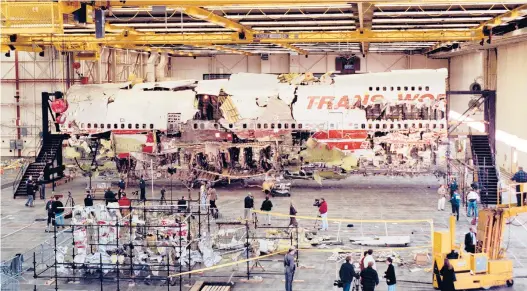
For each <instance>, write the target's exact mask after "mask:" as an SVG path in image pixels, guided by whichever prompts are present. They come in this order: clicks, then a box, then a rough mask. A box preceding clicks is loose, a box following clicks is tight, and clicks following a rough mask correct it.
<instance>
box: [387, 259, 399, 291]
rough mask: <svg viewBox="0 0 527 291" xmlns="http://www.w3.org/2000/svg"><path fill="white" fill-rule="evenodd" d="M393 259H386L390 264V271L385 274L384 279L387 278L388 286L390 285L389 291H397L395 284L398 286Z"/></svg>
mask: <svg viewBox="0 0 527 291" xmlns="http://www.w3.org/2000/svg"><path fill="white" fill-rule="evenodd" d="M392 262H393V261H392V258H390V257H388V258H387V259H386V264H388V269H387V270H386V272H384V278H386V284H388V291H395V284H397V279H396V278H395V267H394V266H393V264H392Z"/></svg>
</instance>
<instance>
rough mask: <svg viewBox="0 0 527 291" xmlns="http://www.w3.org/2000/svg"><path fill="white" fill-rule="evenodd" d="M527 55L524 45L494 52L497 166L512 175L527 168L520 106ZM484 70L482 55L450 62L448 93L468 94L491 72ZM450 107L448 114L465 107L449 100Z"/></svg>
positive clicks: (526, 138)
mask: <svg viewBox="0 0 527 291" xmlns="http://www.w3.org/2000/svg"><path fill="white" fill-rule="evenodd" d="M526 51H527V42H520V43H516V44H508V45H503V46H499V47H498V48H497V70H496V75H497V83H496V94H497V95H496V162H497V164H498V166H499V167H500V168H502V169H503V170H505V171H507V172H515V171H516V170H517V167H518V166H523V167H527V130H525V125H526V124H527V115H526V114H525V106H521V105H523V104H525V102H526V99H525V93H524V92H527V82H526V80H527V54H526V53H525V52H526ZM490 65H492V64H489V66H490ZM485 66H486V52H484V51H480V52H476V53H470V54H466V55H461V56H456V57H453V58H451V59H450V64H449V80H450V90H468V89H469V86H470V84H471V83H472V82H474V80H477V81H478V83H480V84H484V77H485V76H484V75H485V72H486V71H487V72H488V73H489V74H491V73H492V71H493V70H492V69H491V68H485ZM486 69H487V70H486ZM489 78H490V79H492V76H490V77H489ZM491 84H492V82H491ZM454 97H455V96H454ZM449 104H450V110H454V111H457V112H459V113H463V111H464V110H463V108H466V106H467V104H466V100H463V99H462V98H457V99H456V98H451V99H450V103H449ZM519 105H520V106H519Z"/></svg>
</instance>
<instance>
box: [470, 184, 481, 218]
mask: <svg viewBox="0 0 527 291" xmlns="http://www.w3.org/2000/svg"><path fill="white" fill-rule="evenodd" d="M467 200H468V210H467V216H468V217H471V216H472V217H474V218H475V219H477V218H478V201H479V195H478V192H476V190H474V189H472V190H470V192H468V195H467Z"/></svg>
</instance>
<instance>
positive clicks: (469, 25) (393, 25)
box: [372, 23, 479, 29]
mask: <svg viewBox="0 0 527 291" xmlns="http://www.w3.org/2000/svg"><path fill="white" fill-rule="evenodd" d="M478 25H479V24H477V23H469V24H457V23H445V24H375V25H372V28H394V29H395V28H420V27H432V28H441V27H461V26H464V27H475V26H478Z"/></svg>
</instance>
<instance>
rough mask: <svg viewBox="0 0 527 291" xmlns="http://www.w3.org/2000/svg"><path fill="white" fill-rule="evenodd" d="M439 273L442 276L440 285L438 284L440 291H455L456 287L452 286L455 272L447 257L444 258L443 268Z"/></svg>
mask: <svg viewBox="0 0 527 291" xmlns="http://www.w3.org/2000/svg"><path fill="white" fill-rule="evenodd" d="M439 273H440V274H441V276H442V280H441V286H439V287H440V288H441V291H455V290H456V287H455V286H454V282H455V281H456V273H455V271H454V267H453V266H452V264H450V261H449V260H448V259H445V262H444V265H443V268H441V271H439Z"/></svg>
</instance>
